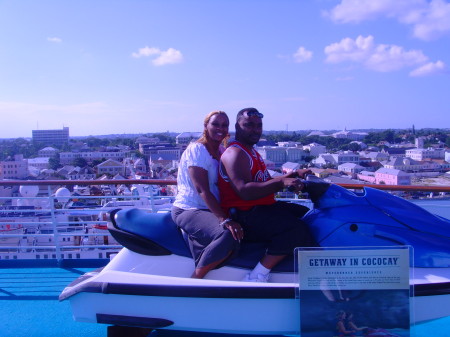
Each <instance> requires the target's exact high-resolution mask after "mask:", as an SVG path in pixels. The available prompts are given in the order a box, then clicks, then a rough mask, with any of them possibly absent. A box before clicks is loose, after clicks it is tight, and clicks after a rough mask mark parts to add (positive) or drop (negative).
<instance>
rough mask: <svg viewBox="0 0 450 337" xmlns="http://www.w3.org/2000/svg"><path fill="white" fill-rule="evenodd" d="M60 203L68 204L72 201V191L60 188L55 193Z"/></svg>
mask: <svg viewBox="0 0 450 337" xmlns="http://www.w3.org/2000/svg"><path fill="white" fill-rule="evenodd" d="M55 197H56V199H57V200H58V202H67V201H69V199H70V191H69V190H68V189H67V188H65V187H60V188H58V189H57V190H56V192H55Z"/></svg>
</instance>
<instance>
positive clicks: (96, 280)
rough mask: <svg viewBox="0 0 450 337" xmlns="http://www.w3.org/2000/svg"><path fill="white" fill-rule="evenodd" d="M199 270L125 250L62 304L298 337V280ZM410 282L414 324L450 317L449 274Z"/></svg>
mask: <svg viewBox="0 0 450 337" xmlns="http://www.w3.org/2000/svg"><path fill="white" fill-rule="evenodd" d="M130 261H133V262H132V263H129V262H130ZM169 266H170V267H169ZM192 268H193V264H192V260H191V259H189V258H186V257H180V256H177V255H173V254H172V255H169V256H155V257H151V256H144V255H141V254H138V253H135V252H132V251H129V250H128V249H126V248H124V249H123V250H122V251H121V252H120V253H119V254H118V255H117V256H116V257H115V258H114V259H113V260H112V261H111V262H110V264H109V265H108V266H106V267H105V268H104V269H103V270H101V271H98V272H93V273H90V274H88V275H85V276H82V277H81V278H80V279H79V280H77V281H75V282H74V284H71V285H69V286H68V287H67V288H66V289H65V290H64V291H63V293H62V294H61V296H60V299H61V300H65V299H68V300H69V301H70V303H71V306H72V311H73V316H74V318H75V320H77V321H80V322H91V323H104V324H112V325H124V326H135V327H136V326H138V327H146V328H153V329H171V330H183V331H201V332H221V333H234V334H266V335H292V334H296V333H298V331H299V327H300V306H299V299H298V295H297V294H298V292H297V287H298V284H297V283H296V280H295V275H294V274H293V273H274V275H273V276H272V277H273V279H272V280H273V281H272V282H270V283H253V282H248V283H247V282H240V281H239V279H240V278H241V277H242V276H243V275H244V274H245V272H246V270H244V269H239V268H233V267H223V268H220V269H217V270H214V271H212V272H211V273H210V275H208V278H207V279H203V280H198V279H191V278H189V272H190V271H191V270H192ZM220 278H222V279H220ZM224 278H225V279H226V280H223V279H224ZM274 281H276V282H274ZM411 282H412V284H413V285H414V290H413V291H414V294H415V296H414V300H413V305H412V306H411V317H412V319H413V321H414V322H422V321H427V320H432V319H437V318H440V317H445V316H450V306H448V303H450V271H449V270H448V269H447V268H416V269H415V277H414V278H412V279H411Z"/></svg>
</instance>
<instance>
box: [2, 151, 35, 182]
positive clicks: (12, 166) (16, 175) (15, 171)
mask: <svg viewBox="0 0 450 337" xmlns="http://www.w3.org/2000/svg"><path fill="white" fill-rule="evenodd" d="M27 176H28V161H27V160H26V159H23V155H21V154H16V155H15V156H14V160H5V161H1V162H0V179H1V180H3V179H24V178H26V177H27Z"/></svg>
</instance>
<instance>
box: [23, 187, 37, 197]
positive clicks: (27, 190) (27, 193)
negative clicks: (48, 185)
mask: <svg viewBox="0 0 450 337" xmlns="http://www.w3.org/2000/svg"><path fill="white" fill-rule="evenodd" d="M19 193H20V195H21V196H22V197H26V198H34V197H35V196H37V195H38V193H39V186H35V185H33V186H32V185H21V186H20V187H19Z"/></svg>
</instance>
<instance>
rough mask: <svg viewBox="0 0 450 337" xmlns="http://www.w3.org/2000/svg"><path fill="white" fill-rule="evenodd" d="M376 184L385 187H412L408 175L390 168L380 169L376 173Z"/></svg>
mask: <svg viewBox="0 0 450 337" xmlns="http://www.w3.org/2000/svg"><path fill="white" fill-rule="evenodd" d="M375 183H376V184H385V185H411V177H410V175H409V174H408V173H406V172H403V171H400V170H396V169H389V168H380V169H379V170H377V171H376V172H375Z"/></svg>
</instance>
